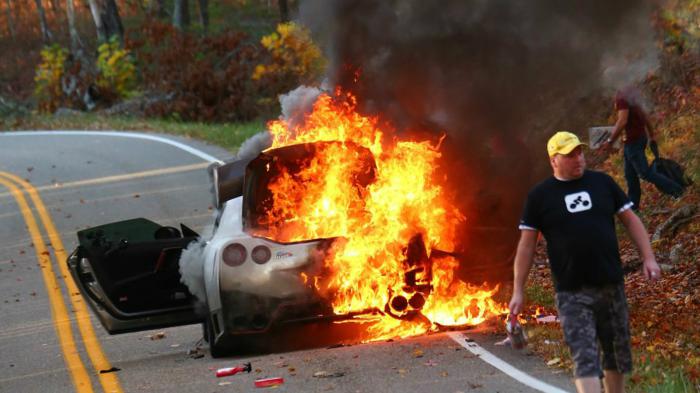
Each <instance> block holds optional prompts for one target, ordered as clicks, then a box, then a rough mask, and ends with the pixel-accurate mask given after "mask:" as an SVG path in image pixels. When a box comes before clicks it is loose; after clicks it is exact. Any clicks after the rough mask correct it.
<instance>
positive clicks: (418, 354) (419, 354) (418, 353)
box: [413, 348, 423, 358]
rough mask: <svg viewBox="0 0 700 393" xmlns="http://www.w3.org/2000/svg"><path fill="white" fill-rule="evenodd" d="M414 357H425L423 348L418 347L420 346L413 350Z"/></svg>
mask: <svg viewBox="0 0 700 393" xmlns="http://www.w3.org/2000/svg"><path fill="white" fill-rule="evenodd" d="M413 357H414V358H422V357H423V350H421V349H418V348H416V349H414V350H413Z"/></svg>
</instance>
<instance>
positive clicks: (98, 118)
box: [0, 113, 265, 152]
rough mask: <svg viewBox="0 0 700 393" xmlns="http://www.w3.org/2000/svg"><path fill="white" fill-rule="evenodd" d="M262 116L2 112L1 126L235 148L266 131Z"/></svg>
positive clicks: (0, 117) (11, 128)
mask: <svg viewBox="0 0 700 393" xmlns="http://www.w3.org/2000/svg"><path fill="white" fill-rule="evenodd" d="M264 129H265V124H264V122H263V121H262V120H255V121H250V122H246V123H221V124H204V123H187V122H178V121H173V120H162V119H141V118H133V117H123V116H105V115H100V114H75V115H65V116H53V115H42V114H37V113H31V114H29V115H27V116H2V115H0V130H2V131H7V130H120V131H144V132H163V133H168V134H172V135H179V136H184V137H188V138H194V139H199V140H202V141H205V142H208V143H211V144H215V145H218V146H221V147H223V148H226V149H228V150H230V151H231V152H235V151H236V150H237V149H238V147H239V146H240V145H241V143H243V141H245V140H246V139H248V138H249V137H250V136H252V135H254V134H256V133H258V132H260V131H263V130H264Z"/></svg>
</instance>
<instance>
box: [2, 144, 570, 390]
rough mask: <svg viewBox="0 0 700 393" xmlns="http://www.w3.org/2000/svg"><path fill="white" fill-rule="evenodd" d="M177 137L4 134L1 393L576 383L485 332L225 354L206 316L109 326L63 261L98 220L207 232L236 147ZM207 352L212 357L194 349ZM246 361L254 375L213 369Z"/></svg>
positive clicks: (490, 387) (443, 387) (515, 387)
mask: <svg viewBox="0 0 700 393" xmlns="http://www.w3.org/2000/svg"><path fill="white" fill-rule="evenodd" d="M150 135H152V134H150ZM167 138H168V139H169V140H171V141H176V142H178V143H182V144H183V145H178V146H175V145H173V144H167V143H164V141H156V140H152V139H143V138H134V137H119V136H113V135H108V134H101V135H94V134H93V133H86V134H78V135H73V134H67V135H61V134H52V135H45V134H38V133H32V134H29V135H21V134H11V133H1V132H0V315H1V316H2V317H1V318H0V392H103V391H104V392H110V391H114V392H168V393H172V392H198V393H203V392H247V391H253V390H256V388H255V387H254V385H253V383H254V380H255V379H258V378H265V377H283V378H284V384H282V385H280V386H278V387H277V390H278V391H289V392H326V391H337V392H379V391H385V392H399V391H400V392H406V393H410V392H428V391H430V392H468V391H474V392H536V391H545V392H555V391H557V390H556V389H555V388H554V387H557V388H560V389H563V390H565V391H573V390H574V389H573V385H572V384H571V382H570V378H569V376H568V375H565V374H563V373H556V372H554V371H553V370H551V369H548V368H547V367H545V366H544V365H543V364H542V361H541V360H540V359H538V358H536V357H534V356H530V354H529V352H528V351H527V350H525V351H521V352H517V351H514V350H512V349H510V348H508V347H503V346H495V345H494V344H495V342H496V341H498V340H500V339H502V337H500V336H497V335H493V334H491V333H488V332H487V331H486V330H484V329H481V330H475V331H469V332H463V333H462V332H453V333H449V334H446V333H440V334H433V335H429V336H423V337H416V338H411V339H404V340H396V341H390V342H375V343H368V344H357V345H351V346H342V347H320V348H310V347H307V348H302V349H300V350H295V351H291V352H273V353H267V354H256V353H252V354H246V355H239V356H232V357H230V358H224V359H212V358H211V357H210V356H209V355H208V353H207V348H206V344H203V343H202V342H201V336H202V331H201V327H200V326H199V325H190V326H183V327H175V328H168V329H160V330H157V331H145V332H137V333H128V334H122V335H116V336H110V335H108V334H107V333H106V331H105V330H104V329H103V328H102V326H101V325H100V324H99V322H98V321H97V319H96V318H95V317H94V316H93V314H92V312H91V311H86V310H87V308H86V305H85V303H83V302H82V299H81V298H80V296H79V295H77V294H76V293H74V292H73V290H74V287H73V286H72V282H71V278H70V277H69V276H66V274H65V270H62V269H64V268H63V267H62V265H64V260H61V258H62V257H64V256H65V254H66V252H70V251H71V250H72V249H73V248H74V247H75V246H76V245H77V238H76V236H75V233H76V231H77V230H79V229H83V228H86V227H90V226H95V225H100V224H105V223H108V222H112V221H118V220H123V219H128V218H136V217H146V218H149V219H151V220H153V221H155V222H158V223H160V224H163V225H175V226H176V225H177V224H178V223H180V222H183V223H185V224H187V225H188V226H190V227H192V228H193V229H195V230H197V231H201V230H202V229H204V228H205V227H206V226H207V225H208V224H209V223H210V222H211V219H212V214H213V211H212V208H211V196H210V192H209V189H210V185H209V179H208V177H207V175H206V171H205V168H206V166H207V165H208V161H211V160H215V159H219V160H225V159H227V158H230V153H229V152H227V151H225V150H222V149H220V148H217V147H213V146H209V145H205V144H202V143H198V142H195V141H191V140H184V139H178V138H175V137H170V136H167ZM184 145H187V146H191V147H192V148H194V149H196V150H190V151H186V150H185V149H186V148H185V146H184ZM32 187H33V189H34V190H35V193H34V194H33V195H32V194H31V193H29V192H28V190H30V189H32ZM42 207H43V208H42ZM61 246H62V247H61ZM197 348H201V352H203V353H204V354H205V356H203V357H199V358H196V357H194V356H191V355H190V354H189V353H190V352H191V351H193V350H196V349H197ZM483 350H486V351H488V352H490V353H491V354H492V355H493V356H490V355H489V354H484V353H483V352H480V351H483ZM475 353H476V354H475ZM493 359H496V360H493ZM243 362H251V363H252V366H253V372H252V373H250V374H238V375H235V376H232V377H228V378H221V379H217V378H216V377H215V376H214V371H215V370H216V369H217V368H220V367H228V366H233V365H237V364H241V363H243ZM494 365H496V366H498V368H497V367H495V366H494ZM105 371H108V372H105ZM519 373H526V374H528V375H529V376H531V377H532V378H531V379H530V380H529V382H527V381H526V383H522V381H523V378H526V376H523V374H519ZM519 380H520V381H519ZM538 387H539V388H538Z"/></svg>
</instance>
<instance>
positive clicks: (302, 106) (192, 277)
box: [180, 86, 321, 305]
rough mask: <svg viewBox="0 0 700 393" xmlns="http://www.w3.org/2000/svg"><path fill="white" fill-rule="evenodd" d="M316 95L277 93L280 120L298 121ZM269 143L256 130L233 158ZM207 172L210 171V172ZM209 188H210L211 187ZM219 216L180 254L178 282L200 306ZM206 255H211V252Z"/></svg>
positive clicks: (303, 89) (302, 90)
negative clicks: (205, 265)
mask: <svg viewBox="0 0 700 393" xmlns="http://www.w3.org/2000/svg"><path fill="white" fill-rule="evenodd" d="M320 94H321V90H320V89H318V88H315V87H308V86H299V87H298V88H296V89H294V90H292V91H290V92H289V93H287V94H283V95H280V97H279V99H280V105H281V108H282V114H281V115H280V119H282V120H285V121H287V122H288V123H289V124H290V127H289V128H290V129H292V128H294V127H295V126H297V125H299V124H302V123H303V121H304V118H305V116H306V115H307V114H308V113H310V112H311V110H312V109H313V104H314V102H316V99H317V98H318V96H319V95H320ZM270 146H272V136H271V135H270V133H269V131H262V132H259V133H257V134H255V135H253V136H251V137H250V138H248V139H247V140H246V141H245V142H243V143H242V144H241V147H240V148H239V149H238V153H237V154H236V157H235V159H234V161H237V160H252V159H254V158H255V157H257V156H258V155H259V154H260V153H261V152H262V151H264V150H265V149H268V148H269V147H270ZM209 172H210V174H211V171H209ZM212 179H213V178H212ZM211 191H212V192H213V191H214V187H213V186H212V187H211ZM232 206H237V207H238V208H239V209H240V204H239V205H235V204H234V205H232ZM233 214H237V215H238V217H240V214H241V213H240V212H233ZM223 217H224V215H223V212H222V211H221V210H217V211H216V212H215V214H214V217H212V225H210V226H208V227H207V228H206V229H205V230H204V231H203V233H202V234H201V237H200V238H199V239H198V240H196V241H193V242H191V243H190V244H189V245H188V246H187V248H186V249H184V250H183V251H182V255H181V256H180V281H181V282H182V283H183V284H185V285H186V286H187V288H188V289H189V291H190V293H191V294H193V295H194V296H195V297H196V298H197V300H199V301H200V302H201V304H200V305H204V304H205V303H206V287H205V283H204V263H205V262H206V261H205V259H206V257H207V253H206V252H205V251H206V247H207V245H208V244H209V241H210V240H211V239H212V237H213V236H214V231H215V230H216V228H218V227H217V226H215V225H214V222H215V221H216V220H217V218H218V219H223ZM229 219H231V217H229ZM219 244H220V243H219ZM209 255H213V253H210V254H209Z"/></svg>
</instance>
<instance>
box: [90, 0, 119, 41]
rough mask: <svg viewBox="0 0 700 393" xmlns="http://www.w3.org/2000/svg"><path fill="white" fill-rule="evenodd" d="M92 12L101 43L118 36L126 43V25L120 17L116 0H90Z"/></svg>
mask: <svg viewBox="0 0 700 393" xmlns="http://www.w3.org/2000/svg"><path fill="white" fill-rule="evenodd" d="M88 2H89V3H90V12H91V13H92V19H93V20H94V21H95V28H96V29H97V40H98V42H100V43H103V42H107V41H109V39H110V38H112V37H113V36H116V37H117V39H118V40H119V42H120V43H121V44H122V45H124V27H123V26H122V20H121V18H120V17H119V9H118V8H117V3H115V2H114V0H88Z"/></svg>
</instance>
